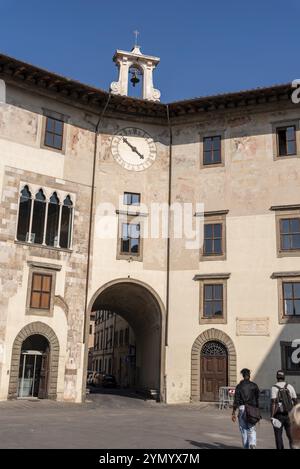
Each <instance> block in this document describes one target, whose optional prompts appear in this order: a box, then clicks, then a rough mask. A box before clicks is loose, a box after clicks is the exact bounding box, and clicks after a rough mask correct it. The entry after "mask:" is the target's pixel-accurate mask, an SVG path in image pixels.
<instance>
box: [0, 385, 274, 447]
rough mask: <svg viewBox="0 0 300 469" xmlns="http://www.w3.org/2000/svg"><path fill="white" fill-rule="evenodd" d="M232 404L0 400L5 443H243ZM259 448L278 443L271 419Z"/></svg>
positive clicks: (0, 435) (261, 428) (98, 397)
mask: <svg viewBox="0 0 300 469" xmlns="http://www.w3.org/2000/svg"><path fill="white" fill-rule="evenodd" d="M230 414H231V411H230V410H229V409H225V410H219V409H217V408H216V407H215V406H213V405H209V404H193V405H187V404H186V405H165V404H157V403H156V402H153V401H144V400H141V399H136V398H133V397H132V396H128V395H112V394H111V393H107V394H104V395H102V394H91V395H89V396H88V398H87V402H85V403H84V404H69V403H60V402H52V401H41V400H36V401H27V400H26V401H23V400H18V401H10V402H0V448H95V449H97V448H98V449H103V448H105V449H113V448H122V449H126V448H130V449H132V448H141V449H143V448H145V449H153V448H159V449H204V448H214V449H218V448H219V449H226V448H240V447H241V443H240V435H239V431H238V426H237V425H234V424H233V423H232V422H231V419H230ZM258 447H259V448H274V439H273V430H272V428H271V425H270V423H269V422H268V421H267V420H263V421H262V422H261V423H260V424H259V425H258Z"/></svg>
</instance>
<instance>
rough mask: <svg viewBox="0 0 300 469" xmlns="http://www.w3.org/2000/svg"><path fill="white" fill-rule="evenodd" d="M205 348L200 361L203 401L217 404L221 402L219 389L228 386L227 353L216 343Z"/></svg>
mask: <svg viewBox="0 0 300 469" xmlns="http://www.w3.org/2000/svg"><path fill="white" fill-rule="evenodd" d="M212 344H214V345H212ZM204 348H205V349H204V350H203V352H202V353H201V360H200V367H201V369H200V381H201V383H200V396H201V401H205V402H216V401H218V400H219V388H220V387H222V386H227V374H228V371H227V370H228V360H227V351H226V349H225V347H223V346H222V344H218V346H217V347H216V343H209V344H206V345H205V346H204Z"/></svg>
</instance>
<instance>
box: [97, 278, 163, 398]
mask: <svg viewBox="0 0 300 469" xmlns="http://www.w3.org/2000/svg"><path fill="white" fill-rule="evenodd" d="M101 310H107V311H111V312H113V313H114V314H117V315H119V316H121V317H122V318H124V319H125V320H126V321H127V322H128V324H129V325H130V327H131V328H132V329H133V331H134V334H135V388H136V389H137V390H140V391H144V392H151V393H152V394H153V393H154V394H155V393H156V394H157V396H158V398H159V399H160V400H164V399H165V396H164V394H165V392H164V369H165V365H164V360H165V355H164V338H165V311H164V306H163V303H162V301H161V299H160V298H159V296H158V295H157V293H156V292H155V291H154V290H153V289H152V288H151V287H150V286H149V285H146V284H144V283H143V282H140V281H138V280H133V279H119V280H115V281H112V282H109V283H108V284H106V285H104V286H103V287H101V288H100V289H99V290H98V291H97V292H96V293H95V295H94V296H93V298H92V299H91V302H90V307H89V314H91V313H93V312H97V311H101ZM114 362H115V360H114V357H112V363H114ZM122 366H123V365H122ZM116 377H118V376H116Z"/></svg>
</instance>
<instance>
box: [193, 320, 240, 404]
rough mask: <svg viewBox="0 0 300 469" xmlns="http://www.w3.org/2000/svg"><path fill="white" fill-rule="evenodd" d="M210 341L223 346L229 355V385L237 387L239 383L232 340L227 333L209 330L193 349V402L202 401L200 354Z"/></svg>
mask: <svg viewBox="0 0 300 469" xmlns="http://www.w3.org/2000/svg"><path fill="white" fill-rule="evenodd" d="M210 341H217V342H220V343H221V344H223V345H224V346H225V347H226V349H227V353H228V384H229V386H236V382H237V362H236V350H235V346H234V343H233V341H232V340H231V338H230V337H229V336H228V335H227V334H225V332H223V331H220V330H218V329H208V330H206V331H205V332H203V333H202V334H200V335H199V336H198V337H197V339H196V340H195V342H194V344H193V347H192V368H191V400H192V401H199V400H200V378H201V377H200V354H201V350H202V347H203V345H204V344H206V343H207V342H210Z"/></svg>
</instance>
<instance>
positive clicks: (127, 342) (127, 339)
mask: <svg viewBox="0 0 300 469" xmlns="http://www.w3.org/2000/svg"><path fill="white" fill-rule="evenodd" d="M128 344H129V329H128V327H127V328H126V329H125V345H128Z"/></svg>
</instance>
